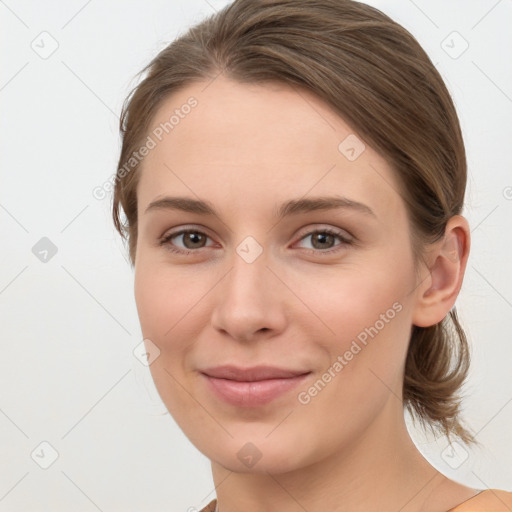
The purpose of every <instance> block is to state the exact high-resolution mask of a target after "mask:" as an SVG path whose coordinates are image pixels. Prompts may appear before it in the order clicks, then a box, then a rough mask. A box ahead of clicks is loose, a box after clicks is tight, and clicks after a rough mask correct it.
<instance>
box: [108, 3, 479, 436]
mask: <svg viewBox="0 0 512 512" xmlns="http://www.w3.org/2000/svg"><path fill="white" fill-rule="evenodd" d="M142 73H146V77H145V78H144V80H143V81H142V82H141V83H140V84H139V85H138V86H137V87H136V88H135V89H134V90H133V91H132V92H131V94H130V95H129V97H128V98H127V100H126V102H125V104H124V106H123V111H122V115H121V121H120V130H121V134H122V149H121V155H120V159H119V165H118V171H117V175H116V180H115V189H114V198H113V208H112V213H113V219H114V224H115V227H116V229H117V230H118V231H119V233H120V234H121V236H122V237H124V238H125V239H128V242H129V253H130V260H131V263H132V265H133V264H134V262H135V256H136V255H135V248H136V242H137V194H136V187H137V182H138V177H139V174H140V170H139V167H140V164H139V163H138V161H134V163H133V164H131V165H132V168H131V169H129V172H127V170H126V169H127V168H126V162H128V161H132V160H133V159H132V156H133V155H134V153H135V152H136V151H137V150H138V149H139V148H140V147H141V144H142V143H143V141H144V140H145V138H146V137H147V135H148V130H149V128H150V122H151V120H152V118H153V117H154V115H155V112H156V111H157V110H158V108H159V106H160V105H161V103H162V101H163V100H164V99H165V98H167V97H168V95H169V94H171V93H173V92H176V91H177V90H178V89H180V88H184V87H185V86H187V85H188V84H191V83H193V82H197V81H207V80H213V79H214V78H215V77H216V76H217V75H218V74H219V73H223V74H224V75H225V76H226V77H228V78H230V79H232V80H235V81H238V82H240V83H265V82H271V81H279V82H284V83H288V84H290V85H292V86H299V87H302V88H305V89H307V90H309V91H312V92H313V93H314V94H316V96H317V97H319V98H321V99H322V100H324V101H325V102H326V103H327V104H329V105H330V107H331V108H332V109H333V110H334V111H335V112H336V113H338V114H339V115H340V116H341V117H342V118H343V119H344V120H345V121H346V122H347V124H349V125H350V126H351V128H352V129H353V130H354V131H355V133H357V135H358V137H360V138H361V139H362V140H364V141H365V142H366V143H367V144H368V145H369V146H371V147H372V148H373V149H375V150H376V151H377V152H379V153H380V154H381V155H382V156H383V157H384V158H385V159H386V160H387V161H388V162H389V163H390V164H391V165H392V167H393V169H394V171H395V173H396V176H397V177H398V181H399V183H400V190H398V191H397V192H398V193H400V195H401V197H402V199H403V200H404V201H405V204H406V206H407V211H408V216H409V222H410V227H411V230H410V232H411V247H412V250H413V254H414V258H415V263H417V262H418V261H419V260H420V259H421V258H422V257H423V252H422V249H423V248H424V247H425V245H426V244H429V243H433V242H435V241H437V240H439V239H440V238H442V237H443V235H444V231H445V227H446V223H447V221H448V220H449V219H450V218H451V217H452V216H453V215H458V214H460V213H461V211H462V208H463V202H464V193H465V187H466V156H465V149H464V142H463V138H462V134H461V129H460V126H459V121H458V118H457V113H456V111H455V107H454V105H453V102H452V99H451V97H450V94H449V92H448V90H447V88H446V86H445V84H444V82H443V80H442V78H441V76H440V74H439V73H438V71H437V70H436V68H435V67H434V65H433V64H432V62H431V60H430V59H429V57H428V56H427V54H426V53H425V51H424V50H423V49H422V48H421V46H420V45H419V43H418V42H417V41H416V39H415V38H414V37H413V36H412V35H411V34H410V33H409V32H408V31H407V30H406V29H404V28H403V27H402V26H400V25H399V24H397V23H396V22H394V21H393V20H391V19H390V18H389V17H388V16H386V15H385V14H383V13H382V12H381V11H379V10H378V9H375V8H373V7H370V6H368V5H366V4H362V3H359V2H355V1H351V0H236V1H235V2H233V3H232V4H230V5H228V6H226V7H225V8H224V9H222V10H221V11H219V12H217V13H216V14H214V15H212V16H210V17H208V18H206V19H205V20H204V21H202V22H200V23H198V24H197V25H195V26H193V27H192V28H190V29H189V30H188V31H187V32H186V33H185V34H183V35H181V36H179V37H178V38H177V39H176V40H174V41H173V42H172V43H171V44H170V45H169V46H167V47H166V48H165V49H164V50H162V51H161V52H160V53H159V54H158V55H157V56H156V57H155V58H154V59H153V61H152V62H150V63H149V64H148V66H146V67H145V68H144V69H143V70H142V71H141V74H142ZM122 166H124V167H122ZM120 207H121V208H122V210H123V212H124V214H125V216H126V219H125V221H124V222H123V221H121V217H120V215H121V211H120ZM417 268H418V267H417ZM469 362H470V354H469V347H468V342H467V339H466V336H465V334H464V331H463V329H462V327H461V325H460V323H459V321H458V318H457V313H456V310H455V308H453V309H452V310H451V311H450V313H449V315H447V316H446V317H445V318H444V319H443V321H442V322H440V323H438V324H436V325H433V326H430V327H417V326H413V327H412V331H411V339H410V344H409V349H408V354H407V360H406V368H405V376H404V386H403V399H404V405H405V406H406V407H407V408H408V409H409V411H410V412H411V413H413V416H412V417H413V419H415V417H416V418H418V419H419V420H420V422H421V424H422V426H423V427H425V426H429V427H430V429H431V431H432V432H433V433H436V432H441V433H444V434H445V435H447V437H448V438H450V434H455V435H457V436H459V437H460V438H461V439H462V440H463V441H465V442H468V443H476V440H475V439H474V437H473V436H472V434H470V432H469V431H468V430H466V428H464V427H463V426H462V425H461V421H460V419H459V415H460V409H459V408H460V397H459V396H458V394H457V393H458V391H459V390H460V388H461V387H462V384H463V383H464V380H465V378H466V375H467V373H468V369H469Z"/></svg>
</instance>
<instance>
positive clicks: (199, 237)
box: [183, 231, 205, 249]
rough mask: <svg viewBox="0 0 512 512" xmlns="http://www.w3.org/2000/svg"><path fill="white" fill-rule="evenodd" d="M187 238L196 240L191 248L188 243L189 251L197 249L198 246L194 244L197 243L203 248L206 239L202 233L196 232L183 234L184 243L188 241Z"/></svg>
mask: <svg viewBox="0 0 512 512" xmlns="http://www.w3.org/2000/svg"><path fill="white" fill-rule="evenodd" d="M187 238H191V239H194V240H193V242H192V247H189V245H188V244H187V243H185V247H187V248H188V249H197V245H194V243H197V242H198V243H199V247H203V245H201V242H203V243H204V238H205V237H204V236H203V235H201V233H197V232H195V231H190V232H187V233H183V241H184V242H185V241H186V240H187Z"/></svg>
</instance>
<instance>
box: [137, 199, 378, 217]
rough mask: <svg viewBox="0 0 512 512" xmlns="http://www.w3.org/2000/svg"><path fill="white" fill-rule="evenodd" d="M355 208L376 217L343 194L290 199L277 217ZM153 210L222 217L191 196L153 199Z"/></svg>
mask: <svg viewBox="0 0 512 512" xmlns="http://www.w3.org/2000/svg"><path fill="white" fill-rule="evenodd" d="M334 209H341V210H354V211H357V212H360V213H363V214H365V215H368V216H373V217H376V215H375V213H374V212H373V210H372V209H371V208H370V207H369V206H367V205H365V204H363V203H360V202H358V201H354V200H352V199H349V198H347V197H342V196H319V197H310V198H300V199H290V200H289V201H286V202H285V203H283V204H281V206H280V207H279V208H278V209H277V211H276V217H277V218H278V219H283V218H285V217H289V216H291V215H297V214H299V213H308V212H312V211H317V210H334ZM153 210H180V211H184V212H189V213H196V214H199V215H210V216H215V217H218V218H221V217H220V215H219V214H218V213H217V211H216V210H215V208H214V206H213V205H212V203H210V202H209V201H202V200H199V199H193V198H190V197H177V196H165V197H162V198H161V199H157V200H155V201H152V202H151V203H150V204H149V205H148V207H147V208H146V210H145V211H144V214H146V213H148V212H150V211H153Z"/></svg>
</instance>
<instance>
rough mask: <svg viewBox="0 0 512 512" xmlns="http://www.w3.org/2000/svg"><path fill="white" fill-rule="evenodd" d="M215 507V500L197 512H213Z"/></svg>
mask: <svg viewBox="0 0 512 512" xmlns="http://www.w3.org/2000/svg"><path fill="white" fill-rule="evenodd" d="M216 505H217V500H216V499H215V500H212V501H210V503H208V505H206V507H204V508H202V509H201V510H200V511H199V512H215V506H216Z"/></svg>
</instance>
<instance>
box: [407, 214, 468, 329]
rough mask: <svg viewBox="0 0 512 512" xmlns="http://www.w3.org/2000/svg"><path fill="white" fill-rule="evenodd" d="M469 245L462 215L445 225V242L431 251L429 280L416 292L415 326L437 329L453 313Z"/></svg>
mask: <svg viewBox="0 0 512 512" xmlns="http://www.w3.org/2000/svg"><path fill="white" fill-rule="evenodd" d="M470 245H471V242H470V230H469V225H468V222H467V220H466V219H465V218H464V217H463V216H462V215H455V216H453V217H452V218H451V219H450V220H449V221H448V223H447V224H446V229H445V234H444V237H443V239H442V240H440V241H439V242H437V243H436V244H433V245H432V246H431V248H430V250H429V253H428V262H429V268H426V271H427V274H426V277H423V278H422V281H421V283H420V284H419V286H418V287H417V289H416V291H415V295H416V300H415V305H414V310H413V317H412V323H413V324H414V325H417V326H418V327H429V326H431V325H435V324H437V323H439V322H440V321H441V320H443V318H444V317H445V316H446V315H447V314H448V313H449V312H450V310H451V309H452V307H453V305H454V304H455V300H456V299H457V296H458V294H459V291H460V288H461V286H462V280H463V279H464V272H465V270H466V264H467V261H468V256H469V249H470ZM423 268H424V269H425V266H424V267H423ZM422 274H424V272H422Z"/></svg>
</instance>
